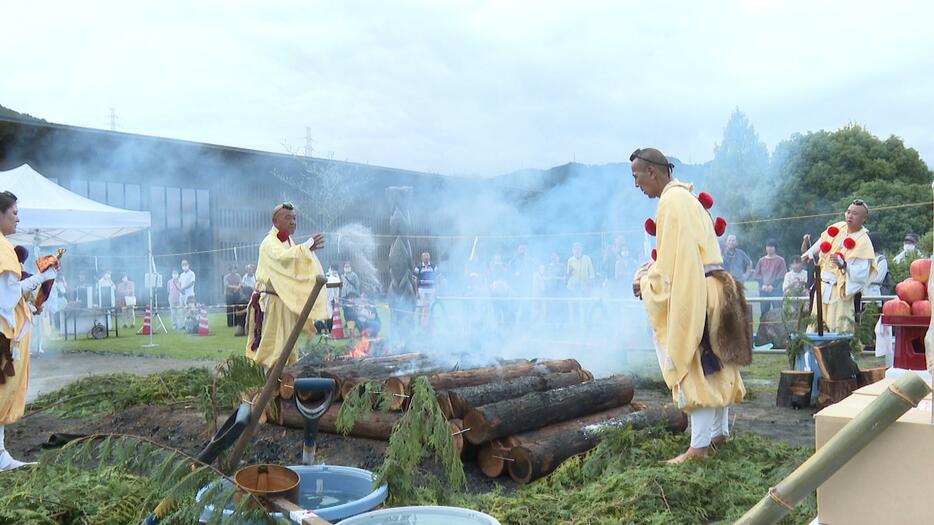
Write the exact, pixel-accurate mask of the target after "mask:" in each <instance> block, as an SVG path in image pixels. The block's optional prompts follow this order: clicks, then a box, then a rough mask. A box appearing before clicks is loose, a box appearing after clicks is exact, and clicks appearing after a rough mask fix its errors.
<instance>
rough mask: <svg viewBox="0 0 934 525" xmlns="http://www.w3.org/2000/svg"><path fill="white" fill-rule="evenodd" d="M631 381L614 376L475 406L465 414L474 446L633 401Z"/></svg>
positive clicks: (470, 438)
mask: <svg viewBox="0 0 934 525" xmlns="http://www.w3.org/2000/svg"><path fill="white" fill-rule="evenodd" d="M632 395H633V387H632V380H630V379H629V378H628V377H626V376H621V375H620V376H613V377H607V378H604V379H597V380H594V381H588V382H586V383H581V384H579V385H572V386H568V387H565V388H559V389H557V390H547V391H545V392H532V393H529V394H526V395H524V396H522V397H518V398H515V399H507V400H504V401H500V402H497V403H491V404H489V405H484V406H480V407H477V408H474V409H473V410H471V411H470V412H468V413H467V415H466V416H464V424H465V425H466V426H468V427H470V430H469V431H468V432H467V440H468V441H470V442H471V443H473V444H475V445H479V444H481V443H486V442H487V441H491V440H493V439H498V438H502V437H506V436H509V435H512V434H518V433H520V432H525V431H528V430H534V429H536V428H541V427H544V426H547V425H550V424H552V423H557V422H559V421H567V420H569V419H574V418H576V417H580V416H585V415H588V414H593V413H594V412H599V411H600V410H606V409H607V408H612V407H617V406H621V405H625V404H627V403H629V402H630V401H632Z"/></svg>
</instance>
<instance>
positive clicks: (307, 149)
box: [305, 126, 313, 157]
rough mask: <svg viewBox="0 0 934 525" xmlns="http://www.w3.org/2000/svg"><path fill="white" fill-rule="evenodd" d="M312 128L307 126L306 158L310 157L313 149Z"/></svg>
mask: <svg viewBox="0 0 934 525" xmlns="http://www.w3.org/2000/svg"><path fill="white" fill-rule="evenodd" d="M311 142H312V140H311V128H310V127H308V126H305V156H306V157H310V156H311V152H312V150H313V148H312V147H311Z"/></svg>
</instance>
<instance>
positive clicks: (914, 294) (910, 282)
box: [895, 278, 928, 304]
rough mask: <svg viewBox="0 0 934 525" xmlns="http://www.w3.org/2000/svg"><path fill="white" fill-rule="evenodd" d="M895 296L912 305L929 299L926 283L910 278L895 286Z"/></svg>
mask: <svg viewBox="0 0 934 525" xmlns="http://www.w3.org/2000/svg"><path fill="white" fill-rule="evenodd" d="M895 294H896V295H898V298H899V299H901V300H902V301H905V302H906V303H908V304H911V303H913V302H915V301H920V300H921V299H924V298H925V297H927V295H928V291H927V287H926V286H924V283H920V282H918V281H916V280H914V279H911V278H908V279H905V280H904V281H902V282H900V283H898V284H897V285H895Z"/></svg>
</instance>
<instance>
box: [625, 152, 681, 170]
mask: <svg viewBox="0 0 934 525" xmlns="http://www.w3.org/2000/svg"><path fill="white" fill-rule="evenodd" d="M640 153H642V149H641V148H640V149H637V150H636V151H633V152H632V155H630V156H629V162H632V161H634V160H636V159H639V160H643V161H645V162H648V163H649V164H655V165H656V166H664V167H666V168H668V172H669V173H670V172H671V171H672V170H674V169H675V165H674V164H672V163H670V162H667V163H666V162H658V161H655V160H651V159H647V158H645V157H643V156H641V155H640Z"/></svg>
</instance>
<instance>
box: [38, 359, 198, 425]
mask: <svg viewBox="0 0 934 525" xmlns="http://www.w3.org/2000/svg"><path fill="white" fill-rule="evenodd" d="M210 383H211V377H210V372H208V371H207V370H205V369H204V368H195V367H193V368H188V369H186V370H168V371H165V372H159V373H156V374H151V375H148V376H137V375H133V374H103V375H96V376H93V377H85V378H82V379H79V380H77V381H75V382H73V383H69V384H68V385H67V386H65V387H64V388H62V389H60V390H56V391H53V392H48V393H45V394H42V395H40V396H39V397H38V398H36V400H35V401H33V402H32V403H30V404H29V411H30V412H33V413H34V412H38V411H44V410H48V411H50V412H51V413H53V414H56V415H59V416H63V417H76V418H90V417H95V416H100V415H103V414H111V413H114V412H117V411H118V410H123V409H126V408H130V407H134V406H141V405H173V404H181V403H195V402H196V401H197V400H198V398H199V397H200V396H201V395H202V394H203V393H204V390H205V388H206V385H209V384H210Z"/></svg>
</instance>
